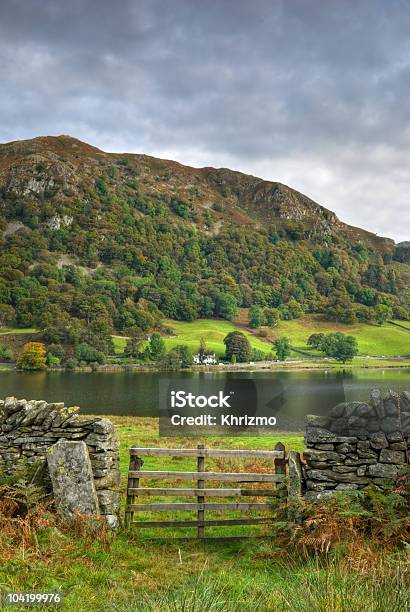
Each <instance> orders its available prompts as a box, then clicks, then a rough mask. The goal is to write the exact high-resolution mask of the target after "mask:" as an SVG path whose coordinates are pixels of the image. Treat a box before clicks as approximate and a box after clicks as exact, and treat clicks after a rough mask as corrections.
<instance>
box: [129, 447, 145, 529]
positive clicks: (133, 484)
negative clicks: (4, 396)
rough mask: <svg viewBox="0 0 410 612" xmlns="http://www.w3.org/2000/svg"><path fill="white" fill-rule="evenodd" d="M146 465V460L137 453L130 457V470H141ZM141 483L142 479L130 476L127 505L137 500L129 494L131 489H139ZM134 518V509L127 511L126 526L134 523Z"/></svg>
mask: <svg viewBox="0 0 410 612" xmlns="http://www.w3.org/2000/svg"><path fill="white" fill-rule="evenodd" d="M143 465H144V461H143V460H142V458H141V457H138V456H137V455H131V458H130V467H129V470H130V471H140V470H141V468H142V466H143ZM139 484H140V479H139V478H128V484H127V506H128V505H130V504H133V503H134V501H135V495H134V494H132V495H130V494H129V489H138V487H139ZM133 519H134V513H133V512H132V511H127V512H126V515H125V525H126V527H130V525H131V524H132V521H133Z"/></svg>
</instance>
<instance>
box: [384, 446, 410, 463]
mask: <svg viewBox="0 0 410 612" xmlns="http://www.w3.org/2000/svg"><path fill="white" fill-rule="evenodd" d="M405 461H406V456H405V454H404V452H403V451H399V450H391V449H390V448H384V449H383V450H381V451H380V456H379V462H380V463H405Z"/></svg>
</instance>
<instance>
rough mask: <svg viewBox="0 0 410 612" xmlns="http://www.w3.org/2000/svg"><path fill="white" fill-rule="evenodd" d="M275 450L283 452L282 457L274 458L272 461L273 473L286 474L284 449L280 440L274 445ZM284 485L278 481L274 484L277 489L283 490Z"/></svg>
mask: <svg viewBox="0 0 410 612" xmlns="http://www.w3.org/2000/svg"><path fill="white" fill-rule="evenodd" d="M273 450H275V451H279V452H282V453H283V458H282V459H274V463H275V474H281V475H282V476H284V477H285V476H286V451H285V445H284V444H282V442H278V443H277V444H276V445H275V448H274V449H273ZM284 487H285V485H284V483H283V482H282V483H278V484H277V485H276V489H278V490H283V489H284Z"/></svg>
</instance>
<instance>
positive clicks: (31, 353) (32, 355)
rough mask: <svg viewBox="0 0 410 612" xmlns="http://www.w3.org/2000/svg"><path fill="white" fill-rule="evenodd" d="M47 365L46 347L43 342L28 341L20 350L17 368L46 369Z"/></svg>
mask: <svg viewBox="0 0 410 612" xmlns="http://www.w3.org/2000/svg"><path fill="white" fill-rule="evenodd" d="M45 367H46V347H45V345H44V344H43V343H42V342H28V343H27V344H25V345H24V346H23V349H22V350H21V351H20V353H19V355H18V357H17V362H16V368H17V369H18V370H44V369H45Z"/></svg>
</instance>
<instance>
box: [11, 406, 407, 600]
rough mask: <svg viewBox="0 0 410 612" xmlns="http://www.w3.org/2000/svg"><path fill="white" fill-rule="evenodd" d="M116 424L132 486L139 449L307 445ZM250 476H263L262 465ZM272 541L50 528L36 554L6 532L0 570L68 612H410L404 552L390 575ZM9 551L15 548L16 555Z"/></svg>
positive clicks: (19, 587) (385, 564)
mask: <svg viewBox="0 0 410 612" xmlns="http://www.w3.org/2000/svg"><path fill="white" fill-rule="evenodd" d="M113 420H114V421H115V423H116V425H117V428H118V431H119V435H120V440H121V472H122V476H123V483H124V482H125V475H126V471H127V468H128V453H127V451H128V448H129V446H131V445H139V446H176V447H181V446H194V445H196V444H197V443H199V442H200V441H202V442H205V443H206V445H207V446H210V447H212V446H215V447H222V448H224V447H226V448H234V447H236V448H269V449H271V448H273V446H274V445H275V443H276V441H277V440H278V439H281V440H283V441H284V442H285V444H286V446H287V447H288V448H294V449H299V450H300V449H301V448H302V445H303V443H302V437H301V435H298V434H278V435H277V436H268V437H252V438H245V437H243V438H207V439H206V440H199V439H196V438H191V439H186V438H183V439H182V438H159V437H158V433H157V431H158V422H157V420H156V419H142V418H130V417H113ZM150 461H151V459H150ZM158 461H161V465H162V466H163V465H164V462H163V460H159V459H154V458H152V463H149V462H148V461H147V463H146V464H145V465H144V467H145V468H147V469H152V468H153V467H154V466H155V465H157V463H158ZM191 461H192V460H185V459H176V460H175V459H171V460H170V461H169V464H168V465H169V467H170V468H171V469H177V468H178V469H180V470H183V469H187V468H188V463H189V465H190V466H192V462H191ZM190 462H191V463H190ZM227 467H229V463H226V462H225V463H224V465H219V466H218V469H222V468H227ZM250 467H252V468H253V469H254V470H255V471H256V468H258V469H260V466H259V465H253V466H248V468H250ZM269 469H271V466H270V468H269ZM168 482H169V481H168ZM156 484H157V485H158V483H156ZM163 518H164V517H163ZM221 529H224V528H221ZM266 533H267V537H266V538H265V539H249V540H243V541H239V542H228V543H227V542H211V543H209V542H207V543H199V542H198V541H195V542H185V543H180V542H172V541H165V540H159V541H156V542H152V541H148V540H146V538H145V537H144V538H142V537H140V536H139V535H138V532H137V531H135V530H134V531H131V532H126V531H123V530H121V531H120V532H119V534H118V535H117V536H116V537H115V538H114V539H113V540H112V541H111V542H108V543H107V542H105V541H104V540H100V539H98V538H96V537H93V536H92V535H91V536H87V537H85V538H82V537H80V536H79V535H75V534H73V533H72V532H69V531H67V532H66V531H61V530H58V529H56V528H55V527H47V526H46V525H45V526H44V528H43V529H41V530H40V531H39V532H38V533H37V534H36V543H35V544H33V547H32V548H30V549H27V548H25V547H22V546H21V545H19V544H17V543H14V544H13V543H11V542H7V538H8V535H7V533H6V532H4V531H2V529H1V528H0V544H1V545H2V546H3V548H4V550H7V554H3V558H2V563H1V566H0V582H1V591H3V592H5V591H37V592H38V591H47V592H50V591H53V590H56V589H61V590H62V592H63V594H64V596H65V603H64V606H63V609H64V610H76V611H79V612H82V611H84V612H88V611H93V612H94V611H100V610H101V611H107V612H108V611H110V612H111V611H112V610H114V611H118V612H134V611H137V612H139V611H141V612H144V611H146V612H148V611H149V612H168V611H169V612H178V611H181V612H207V611H208V610H215V611H220V612H236V611H237V610H241V611H242V610H243V611H245V612H246V611H260V612H267V611H270V610H272V611H275V612H276V611H277V610H280V611H282V610H289V611H292V612H363V611H364V610H366V612H385V611H386V610H389V612H399V611H400V612H402V611H404V610H405V609H406V605H407V603H408V596H409V594H408V591H407V590H406V587H405V584H404V571H403V567H402V566H403V564H404V562H405V557H404V554H403V553H394V554H388V553H386V554H383V556H382V557H381V561H380V566H378V565H377V566H376V565H375V564H374V563H373V564H372V565H371V566H369V558H368V556H369V551H367V550H364V551H363V555H364V559H363V560H365V564H363V563H362V562H361V559H360V557H359V558H357V559H354V560H353V562H352V561H351V560H350V561H349V562H348V561H347V560H344V558H343V555H342V554H341V551H340V552H339V555H337V556H336V557H334V556H332V555H323V556H320V557H310V558H309V557H305V556H303V555H301V554H300V553H297V552H296V551H292V550H288V549H287V550H286V551H285V550H282V551H281V550H280V546H279V543H278V541H277V540H276V539H275V538H274V537H273V536H272V535H269V534H270V532H269V530H267V531H266ZM6 544H12V545H11V546H9V547H8V548H6ZM10 551H11V552H10ZM356 564H357V566H358V569H357V571H355V568H354V566H355V565H356ZM406 602H407V603H406ZM13 609H16V608H13ZM37 609H39V608H37Z"/></svg>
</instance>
